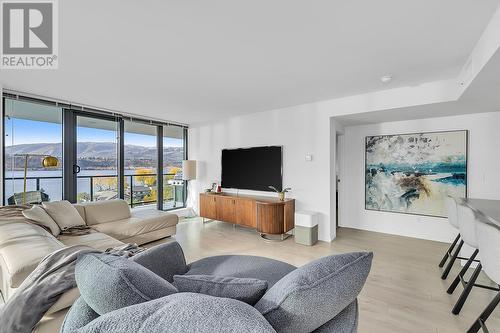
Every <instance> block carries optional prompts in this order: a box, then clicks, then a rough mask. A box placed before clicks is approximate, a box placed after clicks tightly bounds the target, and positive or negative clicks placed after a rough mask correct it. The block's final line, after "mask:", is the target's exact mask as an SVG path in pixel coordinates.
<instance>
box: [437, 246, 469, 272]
mask: <svg viewBox="0 0 500 333" xmlns="http://www.w3.org/2000/svg"><path fill="white" fill-rule="evenodd" d="M463 245H464V241H463V240H461V241H460V243H458V246H457V248H456V249H455V252H453V254H452V256H451V258H450V261H449V262H448V265H447V266H446V268H445V269H444V272H443V275H441V279H443V280H446V278H447V277H448V274H450V271H451V268H452V267H453V264H454V263H455V260H456V259H457V257H458V254H459V253H460V250H461V249H462V246H463Z"/></svg>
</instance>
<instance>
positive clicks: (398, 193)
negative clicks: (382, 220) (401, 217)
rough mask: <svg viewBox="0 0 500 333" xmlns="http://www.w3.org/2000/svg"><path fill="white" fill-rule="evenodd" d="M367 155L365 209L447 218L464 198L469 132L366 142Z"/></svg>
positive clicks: (382, 137) (387, 136) (431, 134)
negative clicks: (448, 204)
mask: <svg viewBox="0 0 500 333" xmlns="http://www.w3.org/2000/svg"><path fill="white" fill-rule="evenodd" d="M365 153H366V165H365V207H366V209H369V210H378V211H387V212H397V213H408V214H418V215H429V216H439V217H446V209H445V202H444V200H445V198H446V197H447V196H448V195H450V196H453V197H466V195H467V131H452V132H434V133H418V134H401V135H381V136H370V137H367V138H366V143H365Z"/></svg>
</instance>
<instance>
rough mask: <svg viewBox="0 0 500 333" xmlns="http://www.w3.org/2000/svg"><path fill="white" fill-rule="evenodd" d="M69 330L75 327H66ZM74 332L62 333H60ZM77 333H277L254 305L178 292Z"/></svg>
mask: <svg viewBox="0 0 500 333" xmlns="http://www.w3.org/2000/svg"><path fill="white" fill-rule="evenodd" d="M67 326H68V328H70V327H75V326H76V325H75V326H73V325H70V323H68V324H67ZM73 332H75V331H70V330H62V331H61V333H73ZM77 332H78V333H95V332H99V333H117V332H135V333H153V332H154V333H159V332H168V333H190V332H199V333H201V332H207V333H208V332H217V333H234V332H245V333H276V332H275V331H274V329H273V328H272V326H271V325H269V323H268V322H267V321H266V319H264V317H262V315H261V314H260V313H259V311H257V310H255V309H254V308H253V307H252V306H250V305H248V304H245V303H243V302H239V301H237V300H234V299H229V298H220V297H213V296H208V295H201V294H191V293H178V294H173V295H170V296H166V297H162V298H160V299H155V300H153V301H149V302H146V303H142V304H137V305H132V306H129V307H127V308H124V309H120V310H117V311H113V312H110V313H107V314H105V315H104V316H101V317H99V318H97V319H95V320H94V321H92V322H90V323H89V324H87V325H86V326H84V327H82V328H80V329H78V331H77Z"/></svg>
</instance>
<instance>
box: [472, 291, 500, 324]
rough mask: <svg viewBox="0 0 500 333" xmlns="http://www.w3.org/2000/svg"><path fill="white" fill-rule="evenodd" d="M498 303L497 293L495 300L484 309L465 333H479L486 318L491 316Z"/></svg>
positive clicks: (499, 297)
mask: <svg viewBox="0 0 500 333" xmlns="http://www.w3.org/2000/svg"><path fill="white" fill-rule="evenodd" d="M499 303H500V293H498V294H497V295H496V296H495V298H494V299H493V300H492V301H491V303H490V304H488V306H487V307H486V309H484V311H483V312H482V313H481V314H480V315H479V317H478V318H477V320H476V321H475V322H474V324H472V326H471V327H470V328H469V330H468V331H467V333H476V332H478V331H479V329H480V328H481V327H483V326H484V323H485V322H486V320H487V319H488V317H489V316H490V315H491V313H492V312H493V311H494V310H495V308H496V307H497V306H498V304H499Z"/></svg>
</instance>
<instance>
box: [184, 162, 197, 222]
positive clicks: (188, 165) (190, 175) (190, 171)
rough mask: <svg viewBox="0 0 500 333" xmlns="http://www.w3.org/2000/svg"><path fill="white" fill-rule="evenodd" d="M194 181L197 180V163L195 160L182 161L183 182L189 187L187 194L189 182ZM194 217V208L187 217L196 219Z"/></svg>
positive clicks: (189, 210)
mask: <svg viewBox="0 0 500 333" xmlns="http://www.w3.org/2000/svg"><path fill="white" fill-rule="evenodd" d="M194 179H196V161H195V160H184V161H182V180H185V181H186V182H187V185H188V186H186V193H187V188H188V187H189V181H190V180H194ZM186 201H187V195H186ZM194 216H196V214H195V213H194V210H193V209H192V208H190V209H188V216H187V217H194Z"/></svg>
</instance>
